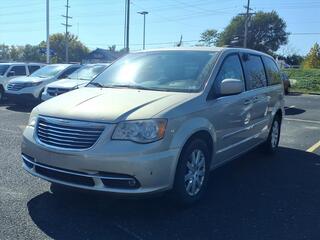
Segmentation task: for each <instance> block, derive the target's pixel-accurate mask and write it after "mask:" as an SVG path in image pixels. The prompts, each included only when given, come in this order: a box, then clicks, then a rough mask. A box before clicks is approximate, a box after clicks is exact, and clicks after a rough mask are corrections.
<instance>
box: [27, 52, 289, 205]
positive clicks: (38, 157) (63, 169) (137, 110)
mask: <svg viewBox="0 0 320 240" xmlns="http://www.w3.org/2000/svg"><path fill="white" fill-rule="evenodd" d="M283 106H284V95H283V85H282V82H281V79H280V73H279V69H278V67H277V64H276V63H275V61H274V59H273V58H272V57H270V56H269V55H266V54H264V53H261V52H257V51H253V50H247V49H236V48H173V49H163V50H149V51H142V52H136V53H130V54H128V55H126V56H124V57H122V58H120V59H119V60H117V61H116V62H114V63H113V64H111V65H110V66H109V67H108V68H107V69H106V70H105V71H104V72H102V73H101V74H100V75H99V76H98V77H97V78H95V79H94V80H93V81H92V82H91V83H90V84H89V85H88V86H87V87H85V88H81V89H78V90H75V91H72V92H69V93H66V94H63V95H60V96H58V97H56V98H53V99H51V100H50V101H47V102H44V103H42V104H40V105H39V106H37V107H36V108H34V109H33V111H32V113H31V115H30V120H29V123H28V126H27V127H26V129H25V131H24V134H23V140H22V150H21V152H22V159H23V167H24V169H25V170H27V171H28V172H29V173H31V174H33V175H34V176H37V177H39V178H42V179H45V180H47V181H49V182H52V183H53V184H56V185H58V186H59V185H68V186H72V187H76V188H82V189H90V190H97V191H104V192H110V193H121V194H129V195H130V194H131V195H138V194H147V193H157V192H163V191H170V192H171V193H172V195H173V196H174V197H175V198H176V199H177V200H178V201H179V202H181V203H184V204H190V203H193V202H195V201H197V200H199V198H201V196H203V194H204V192H205V190H206V186H207V184H208V178H209V172H210V170H212V169H214V168H216V167H217V166H219V165H221V164H223V163H225V162H227V161H230V160H232V159H234V158H236V157H238V156H239V155H241V154H243V153H245V152H248V151H249V150H251V149H253V148H254V147H256V146H259V145H262V146H263V148H264V149H265V150H266V152H269V153H273V152H274V151H275V150H276V149H277V147H278V143H279V137H280V126H281V123H282V119H283V114H284V108H283Z"/></svg>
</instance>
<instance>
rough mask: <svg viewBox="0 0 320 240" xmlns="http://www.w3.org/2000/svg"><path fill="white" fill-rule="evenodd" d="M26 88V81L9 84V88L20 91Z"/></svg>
mask: <svg viewBox="0 0 320 240" xmlns="http://www.w3.org/2000/svg"><path fill="white" fill-rule="evenodd" d="M23 88H24V83H9V84H8V86H7V89H8V90H11V91H19V90H21V89H23Z"/></svg>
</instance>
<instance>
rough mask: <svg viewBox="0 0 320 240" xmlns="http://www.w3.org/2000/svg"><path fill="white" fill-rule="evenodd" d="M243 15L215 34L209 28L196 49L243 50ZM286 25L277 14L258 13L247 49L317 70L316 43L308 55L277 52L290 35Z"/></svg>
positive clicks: (318, 50) (319, 52) (252, 20)
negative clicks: (225, 47) (227, 47)
mask: <svg viewBox="0 0 320 240" xmlns="http://www.w3.org/2000/svg"><path fill="white" fill-rule="evenodd" d="M245 21H246V16H245V15H242V14H239V15H237V16H235V17H233V18H232V20H231V21H230V23H229V24H228V25H227V27H226V28H225V29H224V30H223V31H221V32H218V31H217V30H215V29H208V30H206V31H204V32H203V33H202V34H201V35H200V40H199V44H198V46H217V47H223V46H229V47H243V45H244V28H245V27H244V26H245ZM286 28H287V24H286V22H285V21H284V20H283V19H282V18H281V17H280V16H279V15H278V13H277V12H276V11H271V12H263V11H259V12H257V13H255V14H254V15H253V16H251V17H250V23H249V31H248V39H247V47H248V48H250V49H254V50H257V51H261V52H265V53H267V54H270V55H272V56H273V57H275V58H278V59H281V60H284V61H285V62H286V63H287V64H289V65H299V66H300V65H301V66H302V67H304V68H320V47H319V45H318V44H317V43H315V45H314V46H313V47H312V48H311V50H310V52H309V53H308V54H307V56H301V55H299V54H297V53H291V54H287V55H281V54H279V53H278V52H277V51H278V50H279V49H280V47H281V46H284V45H286V44H287V43H288V37H289V35H290V33H289V32H287V30H286Z"/></svg>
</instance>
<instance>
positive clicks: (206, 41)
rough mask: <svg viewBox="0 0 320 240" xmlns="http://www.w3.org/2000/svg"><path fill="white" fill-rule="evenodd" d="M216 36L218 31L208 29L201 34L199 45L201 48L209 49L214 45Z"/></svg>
mask: <svg viewBox="0 0 320 240" xmlns="http://www.w3.org/2000/svg"><path fill="white" fill-rule="evenodd" d="M217 36H218V31H217V30H215V29H208V30H206V31H204V32H203V33H201V35H200V40H199V43H200V44H201V45H203V46H207V47H211V46H213V45H214V42H215V39H216V38H217Z"/></svg>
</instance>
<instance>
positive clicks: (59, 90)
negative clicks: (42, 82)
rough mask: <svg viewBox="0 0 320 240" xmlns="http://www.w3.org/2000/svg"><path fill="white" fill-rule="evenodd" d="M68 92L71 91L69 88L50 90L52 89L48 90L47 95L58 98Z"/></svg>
mask: <svg viewBox="0 0 320 240" xmlns="http://www.w3.org/2000/svg"><path fill="white" fill-rule="evenodd" d="M66 92H69V89H67V88H50V87H49V88H48V89H47V93H48V94H49V95H50V96H58V95H60V94H62V93H66Z"/></svg>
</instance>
